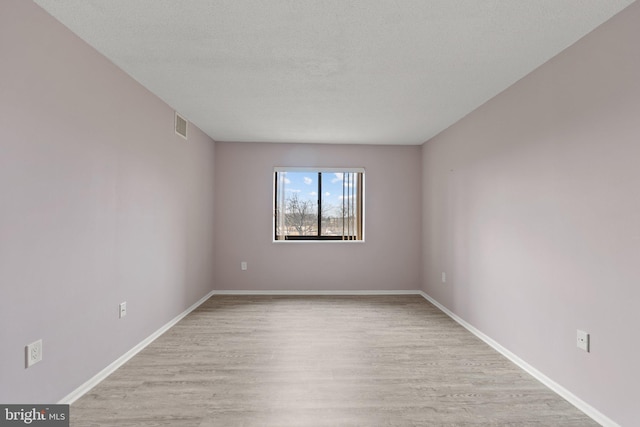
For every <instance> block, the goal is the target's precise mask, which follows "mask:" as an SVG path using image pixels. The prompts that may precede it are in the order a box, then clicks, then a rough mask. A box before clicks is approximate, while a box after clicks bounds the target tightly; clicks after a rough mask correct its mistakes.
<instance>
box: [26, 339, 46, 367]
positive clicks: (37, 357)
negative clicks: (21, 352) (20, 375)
mask: <svg viewBox="0 0 640 427" xmlns="http://www.w3.org/2000/svg"><path fill="white" fill-rule="evenodd" d="M41 360H42V340H38V341H35V342H32V343H31V344H28V345H27V346H26V347H25V363H26V367H27V368H28V367H30V366H32V365H35V364H36V363H38V362H39V361H41Z"/></svg>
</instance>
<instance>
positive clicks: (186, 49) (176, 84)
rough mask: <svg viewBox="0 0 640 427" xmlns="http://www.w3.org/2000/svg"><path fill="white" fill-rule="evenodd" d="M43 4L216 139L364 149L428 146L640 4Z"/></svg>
mask: <svg viewBox="0 0 640 427" xmlns="http://www.w3.org/2000/svg"><path fill="white" fill-rule="evenodd" d="M35 2H36V3H37V4H39V5H40V6H42V7H43V8H44V9H46V10H47V11H48V12H49V13H50V14H52V15H53V16H54V17H55V18H56V19H58V20H59V21H61V22H62V23H63V24H65V25H66V26H67V27H69V28H70V29H71V30H72V31H73V32H74V33H76V34H77V35H78V36H80V37H81V38H82V39H84V40H85V41H86V42H88V43H89V44H90V45H92V46H93V47H94V48H96V49H97V50H98V51H100V52H101V53H102V54H104V55H105V56H106V57H107V58H109V59H110V60H111V61H113V62H114V63H115V64H116V65H118V66H119V67H120V68H122V69H123V70H124V71H125V72H127V73H128V74H129V75H131V76H132V77H133V78H134V79H136V80H137V81H139V82H140V83H141V84H143V85H144V86H145V87H147V88H148V89H149V90H150V91H152V92H153V93H155V94H156V95H158V96H159V97H160V98H162V99H163V100H164V101H165V102H167V103H168V104H169V105H171V106H172V107H173V108H175V109H176V110H178V111H179V112H180V113H182V114H183V115H184V116H185V117H187V118H188V119H189V120H190V121H192V122H193V123H195V124H196V125H197V126H198V127H200V128H201V129H202V130H204V131H205V132H206V133H207V134H208V135H209V136H211V137H212V138H213V139H214V140H217V141H254V142H326V143H362V144H421V143H423V142H424V141H426V140H428V139H429V138H431V137H432V136H434V135H436V134H437V133H438V132H440V131H442V130H444V129H445V128H447V127H448V126H450V125H452V124H453V123H455V122H456V121H457V120H459V119H460V118H462V117H463V116H465V115H466V114H468V113H469V112H471V111H472V110H473V109H475V108H476V107H478V106H479V105H481V104H482V103H484V102H485V101H487V100H488V99H490V98H491V97H493V96H495V95H496V94H498V93H499V92H501V91H502V90H504V89H505V88H507V87H508V86H510V85H511V84H513V83H514V82H516V81H517V80H518V79H520V78H522V77H523V76H525V75H526V74H527V73H529V72H530V71H532V70H533V69H535V68H536V67H538V66H539V65H541V64H542V63H544V62H545V61H547V60H548V59H550V58H551V57H553V56H554V55H556V54H557V53H559V52H560V51H561V50H563V49H565V48H566V47H568V46H569V45H571V44H573V43H574V42H575V41H577V40H578V39H579V38H581V37H582V36H584V35H585V34H587V33H588V32H590V31H591V30H592V29H594V28H595V27H597V26H598V25H600V24H601V23H603V22H604V21H606V20H607V19H608V18H610V17H611V16H613V15H614V14H615V13H617V12H618V11H620V10H622V9H623V8H624V7H626V6H627V5H629V4H631V3H633V1H632V0H270V1H265V0H188V1H176V0H35ZM597 54H598V52H594V55H597Z"/></svg>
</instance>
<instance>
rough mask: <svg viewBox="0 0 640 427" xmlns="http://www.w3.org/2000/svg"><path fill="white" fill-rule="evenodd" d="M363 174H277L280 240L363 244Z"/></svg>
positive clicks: (313, 172) (276, 209)
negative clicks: (338, 241) (344, 241)
mask: <svg viewBox="0 0 640 427" xmlns="http://www.w3.org/2000/svg"><path fill="white" fill-rule="evenodd" d="M363 178H364V173H363V172H361V171H357V172H354V171H351V170H349V171H314V170H309V171H306V170H305V171H296V170H276V172H275V191H274V193H275V203H274V207H275V212H274V214H275V230H274V235H275V239H276V240H362V234H363V233H362V230H363V224H362V218H363V215H362V211H363V204H362V192H363Z"/></svg>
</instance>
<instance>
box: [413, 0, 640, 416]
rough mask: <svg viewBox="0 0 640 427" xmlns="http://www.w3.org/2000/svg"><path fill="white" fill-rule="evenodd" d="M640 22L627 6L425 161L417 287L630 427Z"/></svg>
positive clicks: (435, 147)
mask: <svg viewBox="0 0 640 427" xmlns="http://www.w3.org/2000/svg"><path fill="white" fill-rule="evenodd" d="M639 23H640V3H638V2H636V3H634V4H633V5H631V6H630V7H629V8H628V9H626V10H625V11H623V12H622V13H621V14H619V15H617V16H616V17H614V18H613V19H612V20H611V21H609V22H607V23H605V24H604V25H603V26H601V27H600V28H598V29H596V30H595V31H594V32H592V33H591V34H589V35H588V36H586V37H585V38H584V39H582V40H581V41H579V42H578V43H577V44H575V45H574V46H572V47H570V48H569V49H567V50H565V51H564V52H563V53H561V54H560V55H558V56H557V57H555V58H553V59H552V60H551V61H549V62H548V63H547V64H545V65H543V66H542V67H540V68H539V69H537V70H536V71H535V72H533V73H532V74H530V75H529V76H527V77H525V78H524V79H523V80H521V81H520V82H518V83H517V84H515V85H514V86H512V87H511V88H509V89H508V90H506V91H505V92H503V93H502V94H500V95H499V96H497V97H496V98H494V99H492V100H491V101H489V102H488V103H486V104H485V105H484V106H482V107H481V108H479V109H478V110H477V111H475V112H473V113H472V114H470V115H469V116H467V117H466V118H464V119H463V120H461V121H460V122H458V123H457V124H455V125H454V126H452V127H451V128H449V129H448V130H447V131H445V132H443V133H442V134H440V135H439V136H437V137H436V138H434V139H432V140H430V141H428V142H427V143H426V144H425V145H424V146H423V153H422V154H423V208H422V215H423V253H424V258H423V260H424V262H423V277H424V290H425V291H426V292H427V293H428V294H430V295H431V296H433V297H434V298H435V299H436V300H438V301H439V302H440V303H442V304H443V305H445V306H446V307H448V308H449V309H450V310H452V311H453V312H454V313H456V314H457V315H459V316H460V317H462V318H463V319H465V320H466V321H468V322H469V323H471V324H472V325H473V326H475V327H476V328H478V329H479V330H481V331H482V332H484V333H485V334H487V335H488V336H490V337H491V338H493V339H494V340H496V341H497V342H499V343H500V344H502V345H503V346H504V347H506V348H507V349H509V350H510V351H512V352H513V353H515V354H517V355H518V356H519V357H521V358H522V359H524V360H525V361H526V362H528V363H529V364H531V365H533V366H534V367H535V368H537V369H538V370H540V371H541V372H543V373H544V374H546V375H547V376H548V377H550V378H551V379H553V380H554V381H556V382H557V383H559V384H560V385H562V386H564V387H565V388H567V389H569V390H570V391H571V392H573V393H574V394H575V395H577V396H578V397H580V398H581V399H583V400H585V401H586V402H588V403H589V404H591V405H592V406H594V407H595V408H596V409H598V410H600V411H601V412H603V413H604V414H606V415H608V416H609V417H610V418H612V419H613V420H615V421H617V422H618V423H620V424H621V425H628V426H631V425H636V424H637V422H638V408H637V403H638V401H640V394H639V392H638V388H637V383H638V380H640V365H639V364H638V363H637V360H638V354H639V353H640V345H639V344H638V340H637V339H635V338H634V337H635V336H637V326H638V325H640V311H639V310H638V304H639V303H640V286H639V284H640V268H639V266H640V187H639V186H640V167H639V160H640V120H639V118H640V78H639V76H640V43H638V42H637V41H638V40H640V25H639ZM442 272H446V273H447V282H446V283H442V282H441V273H442ZM576 329H583V330H585V331H587V332H589V333H591V338H592V351H591V353H590V354H587V353H585V352H582V351H581V350H578V349H577V348H576Z"/></svg>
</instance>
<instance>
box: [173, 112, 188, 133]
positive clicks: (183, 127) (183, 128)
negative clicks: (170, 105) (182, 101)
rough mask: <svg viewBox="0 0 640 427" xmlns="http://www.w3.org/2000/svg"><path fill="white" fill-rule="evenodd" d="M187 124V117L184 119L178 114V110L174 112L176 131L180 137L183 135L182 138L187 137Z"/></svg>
mask: <svg viewBox="0 0 640 427" xmlns="http://www.w3.org/2000/svg"><path fill="white" fill-rule="evenodd" d="M188 124H189V122H188V121H187V119H185V118H184V117H182V116H181V115H180V114H178V112H176V133H177V134H178V135H180V136H181V137H183V138H184V139H187V125H188Z"/></svg>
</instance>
